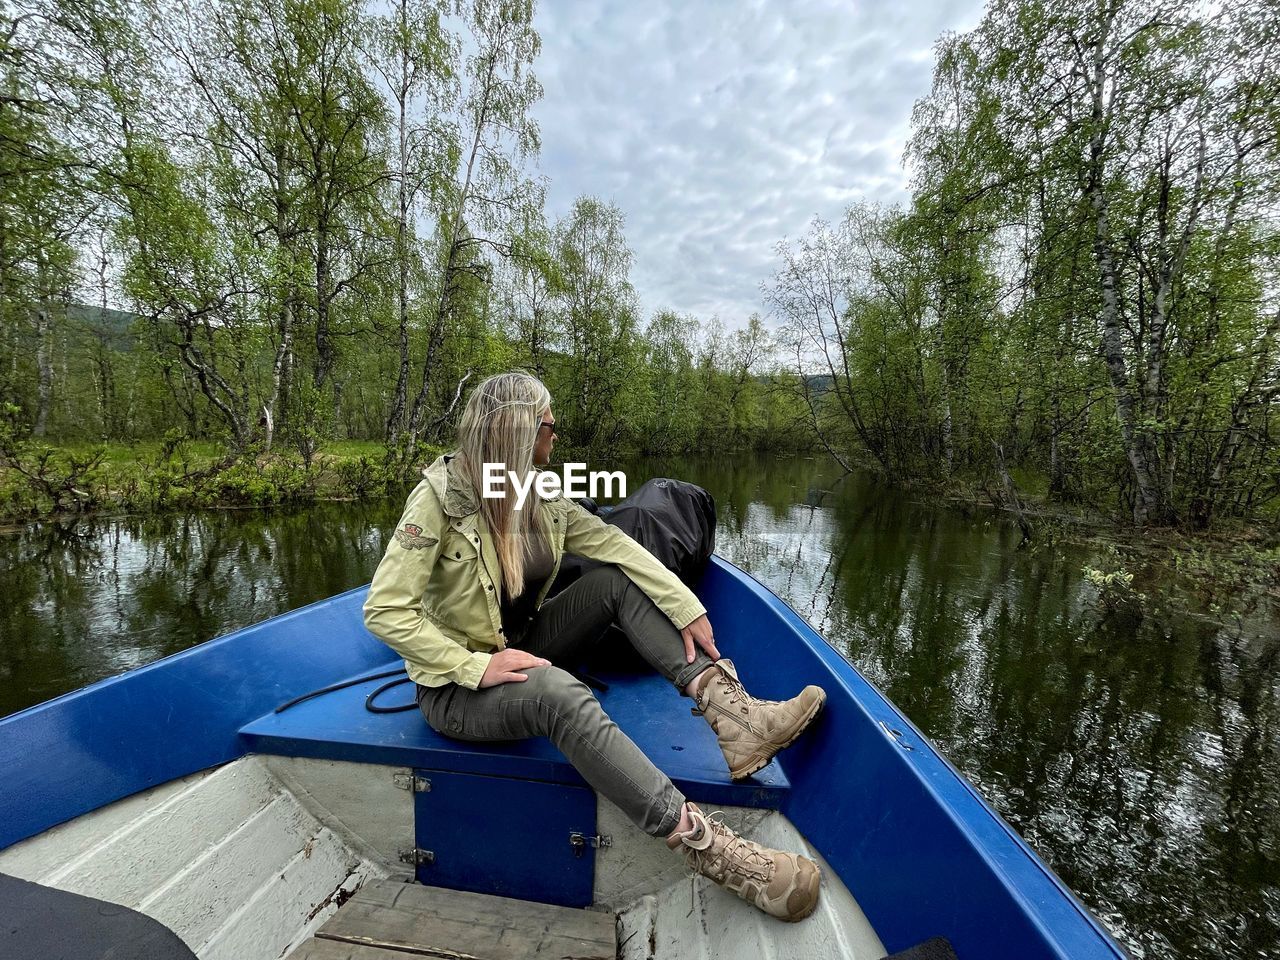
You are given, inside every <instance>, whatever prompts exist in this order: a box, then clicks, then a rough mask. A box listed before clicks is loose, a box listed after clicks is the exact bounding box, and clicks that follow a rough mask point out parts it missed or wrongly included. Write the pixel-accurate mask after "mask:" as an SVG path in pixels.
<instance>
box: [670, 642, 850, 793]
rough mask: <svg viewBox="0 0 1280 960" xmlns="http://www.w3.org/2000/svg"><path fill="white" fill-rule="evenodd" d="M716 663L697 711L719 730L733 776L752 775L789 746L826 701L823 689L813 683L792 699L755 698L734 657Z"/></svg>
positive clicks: (702, 692)
mask: <svg viewBox="0 0 1280 960" xmlns="http://www.w3.org/2000/svg"><path fill="white" fill-rule="evenodd" d="M712 666H713V668H718V669H716V672H715V673H713V674H712V675H711V676H709V677H708V678H707V679H706V680H705V681H704V682H703V684H702V687H701V689H699V690H698V695H697V697H696V699H695V702H696V703H697V704H698V706H697V707H696V708H694V710H693V713H694V715H695V716H703V717H706V718H707V722H708V723H709V724H711V729H712V730H714V731H715V732H716V738H717V739H718V740H719V741H720V750H721V752H722V753H724V759H725V762H726V763H728V764H729V776H730V778H731V779H734V780H741V779H742V778H743V777H749V776H751V774H753V773H755V772H756V771H757V770H759V769H760V768H761V767H763V766H765V764H767V763H768V762H769V761H770V760H772V759H773V755H774V754H775V753H777V752H778V751H779V750H781V749H783V748H784V747H789V746H791V744H792V742H793V741H794V740H795V739H796V737H798V736H800V734H802V733H803V732H804V730H805V727H807V726H809V723H810V722H811V721H812V720H813V718H814V717H816V716H817V715H818V711H819V710H821V709H822V705H823V704H824V703H826V702H827V695H826V693H825V692H824V691H823V689H822V688H821V687H815V686H813V685H812V684H810V685H809V686H807V687H805V688H804V689H803V690H801V691H800V693H799V695H797V696H795V697H792V698H791V699H790V700H785V701H782V702H779V701H776V700H757V699H756V698H755V697H753V696H751V695H750V694H749V693H747V691H746V690H745V689H744V688H743V686H742V681H741V680H739V679H738V671H737V668H736V667H734V665H733V661H732V660H717V661H716V662H715V663H714V664H713V665H712Z"/></svg>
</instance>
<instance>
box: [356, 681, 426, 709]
mask: <svg viewBox="0 0 1280 960" xmlns="http://www.w3.org/2000/svg"><path fill="white" fill-rule="evenodd" d="M412 682H413V681H412V680H411V679H409V678H408V677H401V678H400V679H399V680H392V681H391V682H390V683H384V684H383V685H382V686H380V687H379V688H378V689H377V690H375V691H373V693H371V694H369V696H367V697H365V698H364V708H365V709H366V710H368V711H369V712H370V713H404V712H405V711H406V710H417V709H418V705H417V704H416V703H401V704H397V705H396V706H394V707H380V706H378V705H377V704H375V703H374V702H373V701H374V700H376V699H378V695H379V694H380V693H382V692H384V691H386V690H390V689H391V688H392V687H398V686H400V684H402V683H412Z"/></svg>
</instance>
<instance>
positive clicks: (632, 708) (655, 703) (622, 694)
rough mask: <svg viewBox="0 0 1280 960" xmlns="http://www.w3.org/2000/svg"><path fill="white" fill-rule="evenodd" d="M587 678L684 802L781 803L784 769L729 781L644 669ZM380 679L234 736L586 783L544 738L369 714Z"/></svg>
mask: <svg viewBox="0 0 1280 960" xmlns="http://www.w3.org/2000/svg"><path fill="white" fill-rule="evenodd" d="M399 663H400V661H394V662H392V663H388V664H387V665H386V666H385V667H383V668H381V669H377V668H371V669H369V670H363V671H361V672H360V673H359V674H356V675H355V676H367V675H369V674H373V673H380V672H383V670H387V669H394V668H395V667H396V666H398V665H399ZM594 676H596V677H598V678H599V679H600V680H602V681H604V683H606V684H607V685H608V687H609V689H608V690H605V691H599V690H597V691H596V696H597V697H599V698H600V702H601V703H602V704H603V706H604V708H605V710H606V711H607V712H608V714H609V716H610V717H612V718H613V720H614V722H615V723H617V724H618V726H619V727H620V728H621V729H622V731H623V732H624V733H626V734H627V736H629V737H630V738H631V739H632V740H634V741H635V743H636V744H637V745H638V746H639V747H640V749H641V750H643V751H644V752H645V755H646V756H648V757H649V758H650V759H651V760H652V761H653V762H654V763H655V764H657V766H658V767H659V768H660V769H661V770H662V771H663V772H664V773H666V774H667V776H669V777H670V778H671V780H672V782H674V783H675V785H676V786H677V787H678V788H679V789H680V790H681V792H683V793H684V794H685V796H687V797H688V798H689V799H690V800H693V801H695V802H697V803H704V804H715V805H721V806H723V805H731V806H740V807H760V808H765V809H769V810H777V809H779V808H780V807H781V804H782V800H783V797H784V796H785V795H786V792H787V790H788V789H789V787H790V784H789V783H788V781H787V778H786V775H785V774H784V773H783V772H782V769H781V767H779V766H778V764H777V763H776V762H774V763H771V764H769V765H768V766H767V767H765V768H764V769H763V770H761V771H760V772H759V773H756V774H755V775H754V776H752V777H750V778H748V779H746V780H743V781H738V782H736V783H735V782H734V781H732V780H730V779H729V772H728V769H727V768H726V767H725V762H724V757H723V756H722V754H721V753H720V747H719V745H718V744H717V743H716V738H715V734H714V733H713V732H712V731H711V728H710V727H709V726H708V725H707V723H706V721H704V720H702V719H701V718H700V717H695V716H693V715H692V714H691V713H690V712H689V708H690V704H691V701H690V700H688V699H687V698H685V697H682V696H680V695H679V694H678V693H677V692H676V690H675V688H674V687H673V686H672V685H671V684H670V683H668V682H667V681H666V680H664V679H663V678H662V677H660V676H658V675H657V674H655V673H649V672H645V673H639V672H635V673H633V672H604V671H599V672H596V673H594ZM385 682H386V681H385V680H370V681H367V682H365V683H361V684H357V685H355V686H352V687H348V688H346V689H344V690H337V691H334V692H332V693H326V694H322V695H320V696H318V697H314V698H313V699H310V700H306V701H304V702H302V703H300V704H297V705H296V706H293V707H290V708H289V709H287V710H285V711H283V712H282V713H268V714H266V715H265V716H262V717H259V718H258V719H257V720H254V721H252V722H250V723H248V724H246V725H245V726H244V727H242V728H241V729H240V737H241V739H242V740H243V741H245V743H246V745H247V746H248V749H249V750H251V751H253V752H255V753H265V754H276V755H281V756H288V757H312V758H316V759H322V760H348V761H354V762H357V763H377V764H387V765H391V766H403V767H415V768H420V769H426V770H450V771H455V772H458V773H474V774H482V775H488V776H499V777H508V778H513V779H524V780H540V781H543V782H548V783H564V784H575V785H581V784H584V783H585V781H584V780H583V779H582V777H581V776H580V775H579V774H578V772H577V771H576V770H575V769H574V768H573V767H572V766H571V765H570V764H569V762H568V760H566V759H565V757H564V755H563V754H562V753H560V751H559V750H557V749H556V748H555V747H554V746H552V745H551V742H550V741H549V740H548V739H547V738H546V737H534V738H531V739H528V740H513V741H500V742H495V743H471V742H467V741H462V740H454V739H451V738H449V737H444V736H441V735H440V734H438V733H436V732H435V731H434V730H432V729H431V728H430V727H429V726H427V723H426V721H425V720H424V719H423V717H422V714H421V713H420V712H419V711H418V710H416V709H414V710H407V711H404V712H402V713H372V712H370V711H369V710H366V709H365V698H366V697H367V696H368V695H369V694H370V693H371V692H372V691H373V690H375V689H377V687H378V686H379V685H380V684H382V683H385ZM413 690H414V688H413V686H412V685H409V684H405V685H402V686H399V687H396V688H394V689H393V690H390V691H387V692H386V693H385V694H383V695H382V696H381V697H379V699H378V705H379V706H391V705H395V704H397V703H408V702H411V701H412V699H413Z"/></svg>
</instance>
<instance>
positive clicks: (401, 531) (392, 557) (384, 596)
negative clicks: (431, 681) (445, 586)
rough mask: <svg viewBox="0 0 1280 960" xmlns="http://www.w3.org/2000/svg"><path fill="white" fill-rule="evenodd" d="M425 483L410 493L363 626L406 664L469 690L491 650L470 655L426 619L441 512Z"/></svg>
mask: <svg viewBox="0 0 1280 960" xmlns="http://www.w3.org/2000/svg"><path fill="white" fill-rule="evenodd" d="M433 497H434V493H432V492H431V490H430V488H429V487H428V486H427V485H426V484H425V483H424V484H420V485H419V487H418V489H417V490H415V491H414V492H413V493H412V494H410V496H409V502H408V503H407V504H406V506H405V511H404V516H402V517H401V518H400V522H399V523H398V524H397V525H396V529H395V533H394V535H393V536H392V538H391V542H390V543H388V544H387V552H386V553H385V554H384V555H383V557H382V562H381V563H379V564H378V569H377V572H375V573H374V575H373V583H371V584H370V585H369V595H368V597H367V598H366V599H365V602H364V624H365V626H366V627H368V628H369V632H370V633H372V634H373V635H374V636H375V637H377V638H378V639H379V640H381V641H382V642H383V643H385V644H386V645H387V646H389V647H390V648H391V649H392V650H394V651H395V652H396V653H398V654H400V656H402V657H404V659H405V662H406V663H407V664H409V665H410V666H415V667H417V668H418V670H419V671H420V672H422V673H426V674H428V675H431V676H435V677H441V678H443V679H444V680H446V681H452V682H454V683H458V684H460V685H462V686H464V687H468V688H470V689H472V690H475V689H477V688H478V687H479V686H480V679H481V678H482V677H483V676H484V671H485V668H486V667H488V666H489V658H490V656H491V655H490V654H487V653H478V652H477V653H473V652H471V651H470V650H468V649H467V648H466V647H464V646H463V645H462V644H460V643H457V642H455V641H453V640H451V639H449V638H448V637H446V636H445V635H444V634H443V633H441V632H440V629H439V628H438V627H437V626H436V625H435V624H434V623H432V622H431V621H430V620H428V619H427V617H426V614H425V613H424V611H423V607H422V595H423V593H424V592H425V591H426V589H427V582H428V581H429V580H430V579H431V571H432V570H433V569H434V568H435V565H436V561H437V560H438V559H439V557H440V550H441V547H440V541H441V538H442V536H443V533H444V531H443V529H442V527H443V524H444V515H443V514H442V513H441V511H440V509H439V507H438V506H436V505H435V504H434V503H433V502H432V501H431V498H433Z"/></svg>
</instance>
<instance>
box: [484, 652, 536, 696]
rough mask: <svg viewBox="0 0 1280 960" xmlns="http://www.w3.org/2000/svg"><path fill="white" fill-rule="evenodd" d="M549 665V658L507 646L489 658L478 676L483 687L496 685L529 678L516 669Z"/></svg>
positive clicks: (520, 681)
mask: <svg viewBox="0 0 1280 960" xmlns="http://www.w3.org/2000/svg"><path fill="white" fill-rule="evenodd" d="M549 666H551V661H550V660H543V659H542V657H535V656H534V655H533V654H532V653H527V652H526V651H524V650H517V649H515V648H514V647H507V649H505V650H499V651H498V652H497V653H495V654H494V655H493V656H492V657H490V658H489V666H487V667H485V668H484V676H483V677H481V678H480V687H481V689H483V688H485V687H496V686H497V685H498V684H500V683H523V682H524V681H525V680H528V679H529V675H528V674H525V673H520V672H518V671H520V670H528V669H529V668H530V667H549Z"/></svg>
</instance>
